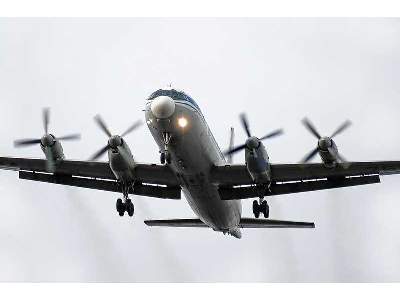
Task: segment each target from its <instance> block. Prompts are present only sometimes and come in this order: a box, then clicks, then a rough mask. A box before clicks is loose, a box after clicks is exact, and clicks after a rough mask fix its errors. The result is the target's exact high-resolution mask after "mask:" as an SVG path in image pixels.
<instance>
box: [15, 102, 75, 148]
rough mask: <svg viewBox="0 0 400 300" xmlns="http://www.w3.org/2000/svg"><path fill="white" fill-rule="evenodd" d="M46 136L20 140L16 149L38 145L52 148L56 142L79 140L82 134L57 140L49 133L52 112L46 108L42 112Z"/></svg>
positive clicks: (16, 141)
mask: <svg viewBox="0 0 400 300" xmlns="http://www.w3.org/2000/svg"><path fill="white" fill-rule="evenodd" d="M42 119H43V128H44V135H43V136H42V137H41V138H37V139H19V140H15V141H14V146H15V147H25V146H31V145H36V144H41V145H42V146H43V147H51V146H52V145H54V143H55V141H56V140H59V141H72V140H79V139H80V137H81V136H80V134H69V135H64V136H61V137H58V138H56V137H55V136H54V135H52V134H50V133H49V123H50V110H49V109H48V108H44V109H43V112H42Z"/></svg>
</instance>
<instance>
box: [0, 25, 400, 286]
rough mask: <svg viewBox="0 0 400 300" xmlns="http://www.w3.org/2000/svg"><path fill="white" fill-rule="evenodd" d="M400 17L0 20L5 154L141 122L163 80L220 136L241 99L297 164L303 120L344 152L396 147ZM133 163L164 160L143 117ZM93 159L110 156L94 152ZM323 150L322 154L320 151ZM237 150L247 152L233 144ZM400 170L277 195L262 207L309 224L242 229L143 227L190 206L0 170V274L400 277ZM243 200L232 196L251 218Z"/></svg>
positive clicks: (194, 278) (92, 146) (75, 151)
mask: <svg viewBox="0 0 400 300" xmlns="http://www.w3.org/2000/svg"><path fill="white" fill-rule="evenodd" d="M399 78H400V20H399V19H379V18H369V19H340V18H338V19H322V18H321V19H308V18H301V19H280V18H274V19H248V18H244V19H185V18H182V19H146V18H141V19H113V18H108V19H65V18H64V19H63V18H60V19H52V18H42V19H41V18H38V19H29V18H27V19H24V18H20V19H6V18H2V19H0V103H1V109H0V122H1V124H2V126H0V136H1V142H0V156H16V157H43V153H42V152H41V150H40V147H38V146H37V147H36V146H34V147H28V148H18V149H16V148H14V147H13V141H14V140H15V139H18V138H26V137H34V138H36V137H41V135H42V134H43V128H42V121H41V111H42V108H43V107H50V108H51V123H50V132H52V133H54V134H55V135H59V136H60V135H64V134H69V133H75V132H79V133H81V134H82V139H81V140H80V141H75V142H64V143H63V147H64V153H65V155H66V157H67V158H70V159H80V160H86V159H88V158H89V157H90V156H91V155H92V154H93V153H94V152H95V151H96V150H98V149H99V148H100V147H102V146H103V145H104V144H105V143H106V136H105V135H104V133H102V132H101V131H100V130H99V129H98V128H97V126H96V125H95V123H94V121H93V117H94V116H95V115H96V114H98V113H99V114H101V115H102V116H103V118H104V119H105V120H106V122H107V123H108V125H109V127H110V129H111V131H112V132H113V133H116V134H118V133H121V132H122V131H123V130H125V129H126V128H127V127H128V126H129V125H130V124H131V123H132V122H134V121H136V120H138V119H141V120H144V113H143V111H142V110H143V108H144V105H145V100H146V97H148V96H149V95H150V94H151V93H152V92H153V91H155V90H157V89H159V88H163V87H165V86H167V85H169V84H172V86H173V87H175V88H177V89H180V90H184V91H185V92H187V93H188V94H189V95H191V96H192V97H193V98H194V99H195V100H196V102H197V103H198V104H199V106H200V107H201V109H202V112H203V114H204V116H205V118H206V120H207V122H208V124H209V126H210V129H211V130H212V131H213V134H214V136H215V138H216V140H217V142H218V144H219V145H220V147H221V148H222V149H224V148H226V147H227V146H228V143H229V128H230V127H231V126H233V127H235V131H236V143H240V142H244V140H245V133H244V132H243V130H242V128H241V127H240V123H239V118H238V115H239V114H240V113H241V112H246V113H247V115H248V118H249V121H250V126H251V129H252V132H253V133H254V134H255V135H258V136H261V135H264V134H266V133H268V132H270V131H272V130H274V129H277V128H281V127H282V128H284V130H285V135H283V136H281V137H277V138H276V139H271V140H268V141H266V142H265V146H266V148H267V151H268V153H269V156H270V159H271V162H272V163H296V162H298V161H299V160H300V159H301V158H302V157H303V156H304V155H305V154H306V153H307V152H308V151H310V150H311V149H312V148H314V147H315V146H316V142H317V141H316V140H315V138H314V137H313V136H312V135H311V134H310V133H309V132H307V131H306V129H305V128H304V127H303V125H302V124H301V122H300V121H301V119H302V118H303V117H305V116H307V117H308V118H309V119H310V120H312V122H313V123H314V124H315V126H316V127H317V128H318V129H319V131H320V132H321V133H322V134H323V135H330V134H331V133H332V132H333V131H334V129H335V128H336V127H337V126H338V125H339V124H341V123H342V122H343V121H344V120H346V119H349V120H351V121H352V122H353V126H352V127H350V128H349V129H348V130H347V131H345V132H344V133H342V134H341V135H340V136H337V137H336V138H335V142H336V144H337V145H338V148H339V151H340V152H341V153H342V155H343V156H344V157H346V158H347V159H348V160H349V161H373V160H400V134H399V130H398V129H399V125H400V121H399V118H398V114H399V111H400V101H399V99H400V84H399ZM126 140H127V142H128V143H129V145H130V148H131V150H132V152H133V154H134V157H135V159H136V160H137V161H139V162H148V163H152V162H153V163H154V162H158V161H159V153H158V149H157V146H156V143H155V142H154V141H153V139H152V137H151V135H150V132H149V131H148V128H147V127H145V126H143V127H142V128H141V129H140V130H137V131H135V132H134V133H132V134H131V135H129V136H128V137H127V138H126ZM103 159H106V157H104V158H103ZM315 161H318V158H315ZM234 162H235V163H243V162H244V153H240V154H237V155H236V156H235V157H234ZM399 183H400V175H397V176H396V175H394V176H385V177H382V178H381V183H380V184H375V185H369V186H362V187H349V188H344V189H337V190H327V191H317V192H310V193H300V194H292V195H281V196H274V197H271V198H269V199H268V201H269V205H270V217H271V218H275V219H284V220H296V221H313V222H315V224H316V228H315V229H314V230H310V229H247V230H246V229H245V230H243V237H242V239H241V240H237V239H235V238H232V237H229V236H224V235H222V234H221V233H217V232H213V231H212V230H211V229H203V228H192V229H190V228H149V227H146V226H145V225H144V223H143V220H145V219H164V218H191V217H195V215H194V213H193V212H192V211H191V209H190V207H189V206H188V204H187V202H186V201H185V199H184V198H183V199H182V200H180V201H176V200H166V199H152V198H147V197H137V196H135V197H132V198H133V201H134V203H135V216H134V217H133V218H128V217H124V218H120V217H119V216H118V214H117V212H116V210H115V201H116V199H117V198H118V197H119V196H120V195H119V194H117V193H109V192H102V191H95V190H85V189H80V188H75V187H66V186H59V185H51V184H46V183H39V182H30V181H23V180H20V179H18V173H16V172H13V171H1V172H0V192H1V195H2V197H1V198H2V199H1V208H0V266H1V268H0V281H33V282H41V281H73V282H77V281H78V282H216V281H217V282H232V281H233V282H242V281H243V282H375V281H379V282H381V281H385V282H392V281H400V218H399V215H400V214H399V211H400V200H399V198H398V195H399V194H400V184H399ZM251 202H252V200H251V199H249V200H244V201H243V216H245V217H251V216H252V210H251Z"/></svg>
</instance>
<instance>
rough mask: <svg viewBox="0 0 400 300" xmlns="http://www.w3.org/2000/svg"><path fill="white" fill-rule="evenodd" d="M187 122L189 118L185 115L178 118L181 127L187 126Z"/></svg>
mask: <svg viewBox="0 0 400 300" xmlns="http://www.w3.org/2000/svg"><path fill="white" fill-rule="evenodd" d="M187 124H188V120H187V119H186V118H185V117H180V118H179V119H178V125H179V127H182V128H185V127H186V125H187Z"/></svg>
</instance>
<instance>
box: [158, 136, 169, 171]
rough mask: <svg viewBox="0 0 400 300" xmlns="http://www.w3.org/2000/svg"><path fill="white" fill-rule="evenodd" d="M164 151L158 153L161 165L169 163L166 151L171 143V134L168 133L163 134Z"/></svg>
mask: <svg viewBox="0 0 400 300" xmlns="http://www.w3.org/2000/svg"><path fill="white" fill-rule="evenodd" d="M163 140H164V151H161V152H160V162H161V164H162V165H164V164H165V163H167V164H170V163H171V153H170V152H169V151H168V146H169V143H170V141H171V134H170V133H169V132H164V133H163Z"/></svg>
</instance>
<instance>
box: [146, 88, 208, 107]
mask: <svg viewBox="0 0 400 300" xmlns="http://www.w3.org/2000/svg"><path fill="white" fill-rule="evenodd" d="M159 96H168V97H171V98H172V99H174V100H178V101H186V102H189V103H190V104H192V105H193V106H194V107H195V108H197V109H198V110H199V111H200V108H199V106H198V105H197V103H196V102H195V101H194V100H193V99H192V98H191V97H190V96H188V95H186V94H185V93H184V92H180V91H177V90H174V89H170V90H162V89H160V90H157V91H155V92H154V93H152V94H151V95H150V97H149V98H148V99H147V100H153V99H154V98H156V97H159Z"/></svg>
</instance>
